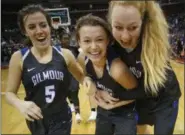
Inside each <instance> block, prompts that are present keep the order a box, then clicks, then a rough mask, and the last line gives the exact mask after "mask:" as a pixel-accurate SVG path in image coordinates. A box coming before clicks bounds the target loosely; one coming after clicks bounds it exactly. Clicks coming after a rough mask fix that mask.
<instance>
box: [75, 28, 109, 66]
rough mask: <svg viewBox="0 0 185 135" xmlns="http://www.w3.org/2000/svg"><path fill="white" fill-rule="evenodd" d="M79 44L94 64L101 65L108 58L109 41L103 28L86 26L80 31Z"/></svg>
mask: <svg viewBox="0 0 185 135" xmlns="http://www.w3.org/2000/svg"><path fill="white" fill-rule="evenodd" d="M78 43H79V45H80V48H82V50H83V52H84V53H85V55H86V56H87V57H88V58H89V59H90V60H91V61H92V62H93V63H99V62H101V61H102V60H104V58H105V57H106V50H107V46H108V44H109V39H108V36H107V33H106V31H105V30H104V28H103V27H101V26H89V25H84V26H82V27H81V28H80V29H79V39H78Z"/></svg>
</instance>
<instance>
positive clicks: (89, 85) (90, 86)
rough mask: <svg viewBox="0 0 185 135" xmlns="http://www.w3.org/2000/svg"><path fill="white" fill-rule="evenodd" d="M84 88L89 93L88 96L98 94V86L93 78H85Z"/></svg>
mask: <svg viewBox="0 0 185 135" xmlns="http://www.w3.org/2000/svg"><path fill="white" fill-rule="evenodd" d="M83 87H84V89H85V90H86V91H87V95H88V96H92V95H94V94H95V92H96V85H95V84H94V82H93V81H92V79H91V78H89V77H85V78H84V81H83Z"/></svg>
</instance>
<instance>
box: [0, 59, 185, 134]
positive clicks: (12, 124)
mask: <svg viewBox="0 0 185 135" xmlns="http://www.w3.org/2000/svg"><path fill="white" fill-rule="evenodd" d="M171 64H172V67H173V69H174V71H175V73H176V75H177V78H178V81H179V83H180V88H181V91H182V96H181V98H180V105H179V113H178V118H177V122H176V126H175V131H174V134H184V65H183V64H179V63H176V62H174V61H171ZM7 74H8V70H7V69H3V70H1V91H2V93H1V115H2V116H1V134H29V130H28V129H27V127H26V123H25V120H24V118H23V116H21V115H20V113H19V112H18V111H17V110H16V109H14V108H13V107H11V106H9V105H8V104H7V103H6V102H5V98H4V95H3V92H4V91H5V89H6V80H7ZM18 96H19V97H20V98H21V99H22V98H24V89H23V86H22V85H21V86H20V90H19V93H18ZM79 98H80V109H81V117H82V118H83V122H82V123H81V124H77V123H76V122H75V119H74V118H75V117H74V114H73V124H72V132H71V133H72V134H94V131H95V123H87V122H86V120H87V119H88V116H89V115H90V107H89V102H88V97H87V96H86V95H85V94H84V92H83V90H82V89H81V90H80V92H79ZM105 130H106V129H105ZM150 130H151V132H152V131H153V127H150Z"/></svg>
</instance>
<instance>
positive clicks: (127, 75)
mask: <svg viewBox="0 0 185 135" xmlns="http://www.w3.org/2000/svg"><path fill="white" fill-rule="evenodd" d="M110 74H111V76H112V78H113V79H114V80H115V81H116V82H118V83H119V84H120V85H121V86H122V87H123V92H124V89H125V90H127V89H132V88H135V87H136V86H137V80H136V78H135V77H134V76H133V75H132V73H131V72H130V70H129V69H128V68H127V66H126V65H125V64H124V63H123V62H122V61H121V59H119V58H117V59H115V60H113V61H112V64H111V68H110ZM115 91H116V90H115ZM120 92H121V91H120ZM98 94H99V96H98ZM96 95H97V97H96V99H97V102H98V100H99V101H101V102H98V104H99V105H100V106H101V107H103V108H105V109H113V108H116V107H120V106H123V105H126V104H129V103H131V102H133V101H134V100H128V101H116V100H117V99H115V98H113V97H112V96H111V95H109V93H107V92H104V91H99V92H97V94H96ZM101 99H103V100H104V101H103V100H101ZM105 101H106V102H108V103H109V104H108V103H106V102H105ZM115 101H116V102H115ZM103 102H104V103H103ZM100 103H102V104H100Z"/></svg>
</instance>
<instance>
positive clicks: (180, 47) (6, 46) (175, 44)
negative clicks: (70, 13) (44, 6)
mask: <svg viewBox="0 0 185 135" xmlns="http://www.w3.org/2000/svg"><path fill="white" fill-rule="evenodd" d="M167 21H168V23H169V26H170V28H169V31H170V34H169V41H170V44H171V46H172V50H173V53H172V57H171V58H172V59H178V60H179V59H180V61H181V62H182V63H184V48H185V32H184V30H185V26H184V24H185V14H184V13H180V14H172V15H170V16H168V17H167ZM66 30H67V31H68V32H69V33H70V35H72V36H71V39H70V45H72V46H73V45H74V46H76V45H77V44H76V42H75V38H74V27H70V28H66ZM56 35H57V31H54V32H53V34H52V42H53V44H54V45H55V44H58V43H59V42H60V40H59V38H58V37H57V36H56ZM24 46H25V38H24V37H23V35H22V34H21V33H20V31H19V30H18V29H16V28H15V29H11V30H7V29H6V30H4V31H2V38H1V63H2V65H3V64H7V63H8V62H9V60H10V57H11V55H12V54H13V52H15V51H16V50H18V49H21V48H23V47H24Z"/></svg>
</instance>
